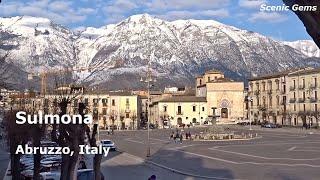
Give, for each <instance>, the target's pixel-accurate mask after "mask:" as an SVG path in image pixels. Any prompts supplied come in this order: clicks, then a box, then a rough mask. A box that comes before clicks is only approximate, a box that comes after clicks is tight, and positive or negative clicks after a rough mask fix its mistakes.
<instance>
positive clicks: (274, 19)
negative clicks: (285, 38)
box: [249, 12, 287, 23]
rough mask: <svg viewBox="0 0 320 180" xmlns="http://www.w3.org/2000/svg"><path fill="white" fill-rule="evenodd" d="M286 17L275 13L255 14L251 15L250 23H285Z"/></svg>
mask: <svg viewBox="0 0 320 180" xmlns="http://www.w3.org/2000/svg"><path fill="white" fill-rule="evenodd" d="M286 20H287V17H286V16H285V15H283V14H280V13H277V12H257V13H254V14H252V15H251V17H250V18H249V21H250V22H257V21H264V22H270V23H279V22H283V21H286Z"/></svg>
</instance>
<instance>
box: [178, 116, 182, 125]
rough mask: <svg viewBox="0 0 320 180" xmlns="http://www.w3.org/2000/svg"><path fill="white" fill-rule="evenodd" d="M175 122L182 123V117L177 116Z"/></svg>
mask: <svg viewBox="0 0 320 180" xmlns="http://www.w3.org/2000/svg"><path fill="white" fill-rule="evenodd" d="M177 124H178V125H181V124H182V118H180V117H179V118H178V119H177Z"/></svg>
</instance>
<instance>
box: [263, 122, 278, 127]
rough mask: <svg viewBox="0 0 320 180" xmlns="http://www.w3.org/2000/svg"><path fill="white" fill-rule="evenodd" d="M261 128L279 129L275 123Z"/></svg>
mask: <svg viewBox="0 0 320 180" xmlns="http://www.w3.org/2000/svg"><path fill="white" fill-rule="evenodd" d="M261 127H264V128H277V125H275V124H273V123H267V124H264V125H263V126H262V125H261Z"/></svg>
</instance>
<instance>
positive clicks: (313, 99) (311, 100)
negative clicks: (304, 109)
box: [310, 97, 318, 103]
mask: <svg viewBox="0 0 320 180" xmlns="http://www.w3.org/2000/svg"><path fill="white" fill-rule="evenodd" d="M317 101H318V98H314V97H313V98H310V102H312V103H315V102H317Z"/></svg>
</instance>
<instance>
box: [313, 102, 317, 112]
mask: <svg viewBox="0 0 320 180" xmlns="http://www.w3.org/2000/svg"><path fill="white" fill-rule="evenodd" d="M314 111H315V112H318V104H314Z"/></svg>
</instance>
